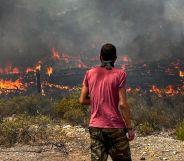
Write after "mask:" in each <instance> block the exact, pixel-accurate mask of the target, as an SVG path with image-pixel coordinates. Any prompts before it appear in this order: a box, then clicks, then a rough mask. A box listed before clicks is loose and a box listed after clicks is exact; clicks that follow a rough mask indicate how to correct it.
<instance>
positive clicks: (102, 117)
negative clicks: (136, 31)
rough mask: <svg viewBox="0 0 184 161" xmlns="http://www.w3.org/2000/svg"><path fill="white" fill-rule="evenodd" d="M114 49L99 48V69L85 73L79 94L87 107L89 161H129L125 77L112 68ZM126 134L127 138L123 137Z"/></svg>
mask: <svg viewBox="0 0 184 161" xmlns="http://www.w3.org/2000/svg"><path fill="white" fill-rule="evenodd" d="M116 58H117V56H116V48H115V46H114V45H112V44H105V45H103V46H102V49H101V53H100V60H101V63H102V64H101V66H98V67H94V68H92V69H90V70H88V71H87V72H86V74H85V77H84V81H83V87H82V90H81V96H80V103H81V104H83V105H89V104H90V105H91V107H92V108H91V117H90V123H89V132H90V138H91V161H106V160H107V158H108V155H110V156H111V158H112V160H113V161H131V153H130V147H129V141H131V140H133V139H134V136H135V132H134V130H133V129H132V125H131V120H130V108H129V106H128V103H127V99H126V89H125V84H126V74H125V72H124V70H123V69H118V68H115V67H114V63H115V61H116ZM126 134H127V135H126Z"/></svg>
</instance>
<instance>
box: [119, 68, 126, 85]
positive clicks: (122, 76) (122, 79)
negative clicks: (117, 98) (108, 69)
mask: <svg viewBox="0 0 184 161" xmlns="http://www.w3.org/2000/svg"><path fill="white" fill-rule="evenodd" d="M122 87H126V73H125V72H124V71H123V72H121V73H120V79H119V88H122Z"/></svg>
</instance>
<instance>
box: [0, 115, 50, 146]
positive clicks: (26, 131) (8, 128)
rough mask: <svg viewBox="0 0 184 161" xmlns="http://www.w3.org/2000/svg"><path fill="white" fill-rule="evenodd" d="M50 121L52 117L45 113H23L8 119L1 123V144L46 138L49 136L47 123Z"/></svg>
mask: <svg viewBox="0 0 184 161" xmlns="http://www.w3.org/2000/svg"><path fill="white" fill-rule="evenodd" d="M50 123H51V120H50V118H48V117H47V116H43V115H40V116H36V117H31V116H27V115H21V116H18V117H17V118H14V119H11V120H6V121H4V122H2V123H1V124H0V134H1V135H0V144H1V145H13V144H15V143H17V142H19V143H29V142H35V141H36V140H37V141H38V140H45V139H46V138H47V137H48V136H49V134H48V133H47V125H48V124H50Z"/></svg>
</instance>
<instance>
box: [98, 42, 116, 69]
mask: <svg viewBox="0 0 184 161" xmlns="http://www.w3.org/2000/svg"><path fill="white" fill-rule="evenodd" d="M116 58H117V56H116V47H115V46H114V45H112V44H109V43H108V44H105V45H103V46H102V48H101V52H100V59H101V62H102V67H105V68H106V69H108V70H111V69H112V67H114V62H115V60H116Z"/></svg>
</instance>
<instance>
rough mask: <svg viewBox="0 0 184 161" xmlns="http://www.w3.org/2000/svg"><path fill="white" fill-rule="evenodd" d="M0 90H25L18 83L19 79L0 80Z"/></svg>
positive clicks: (20, 83) (23, 86) (19, 82)
mask: <svg viewBox="0 0 184 161" xmlns="http://www.w3.org/2000/svg"><path fill="white" fill-rule="evenodd" d="M0 89H9V90H16V89H19V90H25V89H26V86H25V85H24V84H23V83H22V82H21V81H20V79H17V80H16V81H10V80H0Z"/></svg>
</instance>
